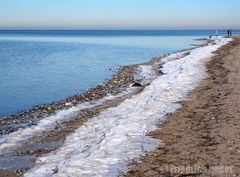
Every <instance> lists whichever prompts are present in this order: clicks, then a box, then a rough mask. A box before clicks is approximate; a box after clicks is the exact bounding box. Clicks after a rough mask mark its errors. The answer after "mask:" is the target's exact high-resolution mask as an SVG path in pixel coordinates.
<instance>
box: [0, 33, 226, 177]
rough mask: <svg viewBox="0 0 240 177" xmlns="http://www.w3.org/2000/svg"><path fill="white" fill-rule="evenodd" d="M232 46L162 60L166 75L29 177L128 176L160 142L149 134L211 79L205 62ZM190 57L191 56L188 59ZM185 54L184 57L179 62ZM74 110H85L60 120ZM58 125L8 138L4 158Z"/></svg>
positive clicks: (40, 162)
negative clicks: (137, 161)
mask: <svg viewBox="0 0 240 177" xmlns="http://www.w3.org/2000/svg"><path fill="white" fill-rule="evenodd" d="M228 41H230V39H227V38H222V37H218V38H214V42H212V43H209V44H208V45H207V46H204V47H200V48H196V49H192V50H188V51H184V52H179V53H175V54H171V55H169V56H167V57H165V58H163V59H162V60H161V64H162V68H161V72H162V73H164V74H163V75H161V76H159V77H157V78H155V79H154V80H153V81H152V82H151V83H150V84H149V85H148V86H146V87H145V88H144V90H143V91H142V92H140V93H139V94H136V95H134V96H132V97H131V98H128V99H126V100H125V101H123V102H122V103H121V104H120V105H118V106H117V107H113V108H108V109H106V110H105V111H103V112H101V113H100V114H99V115H97V116H95V117H93V118H92V119H89V120H88V121H87V122H86V123H85V124H84V125H83V126H81V127H79V128H78V129H77V130H76V131H75V132H74V133H73V134H71V135H69V136H68V137H67V138H66V141H65V142H64V144H63V145H62V146H61V147H60V148H59V149H57V150H56V151H53V152H51V153H49V154H46V155H44V156H42V157H39V158H38V159H37V164H36V166H35V167H34V168H32V169H30V170H29V171H28V172H27V173H26V174H25V176H34V177H41V176H44V177H45V176H118V175H121V174H122V173H124V172H126V171H127V169H128V162H131V160H133V159H135V158H139V157H140V155H142V154H144V153H145V152H149V151H152V150H154V149H155V148H156V147H157V146H158V145H159V144H160V143H161V142H159V141H158V140H156V139H153V138H152V137H150V136H146V135H147V133H148V132H149V131H153V130H156V129H157V128H158V126H157V124H158V123H159V121H162V120H164V118H165V115H166V114H167V113H170V112H174V111H176V110H177V109H179V108H180V107H181V105H180V104H178V103H177V102H179V101H183V100H185V99H187V94H188V93H189V91H191V90H193V89H194V88H196V87H197V86H198V84H199V82H200V81H201V80H202V79H204V78H205V77H206V68H205V66H204V63H205V62H206V61H207V60H208V59H209V58H210V57H211V56H213V54H212V52H214V51H216V50H217V49H218V48H219V47H221V46H222V45H224V44H226V43H227V42H228ZM188 52H190V54H189V55H183V54H186V53H188ZM181 55H183V57H182V58H180V59H179V56H181ZM159 64H160V63H155V65H159ZM151 70H152V67H149V65H142V66H141V71H142V73H143V76H144V77H146V78H147V76H148V75H149V74H151V73H152V71H151ZM84 106H88V105H84ZM84 106H83V107H84ZM71 109H72V110H71ZM75 109H77V111H79V110H80V109H81V108H70V110H65V111H66V112H64V113H65V114H64V116H59V117H60V118H61V119H65V118H66V117H67V116H68V114H71V113H73V112H74V111H76V110H75ZM67 111H69V112H67ZM59 114H60V113H59ZM56 120H58V119H57V118H56V117H53V118H52V119H50V120H49V121H48V122H47V121H46V120H45V121H46V122H45V123H44V120H43V123H42V124H41V122H40V123H39V124H38V125H36V126H34V127H30V129H28V130H26V129H24V130H19V131H17V132H14V133H15V134H9V135H8V136H6V137H3V138H2V139H0V143H1V145H0V154H3V153H5V150H6V148H9V147H13V146H15V145H17V144H18V143H19V142H21V141H24V140H25V139H26V138H27V137H28V136H32V135H31V134H32V133H33V134H34V133H39V131H40V132H41V130H42V129H44V128H46V127H48V128H51V126H49V125H51V124H52V123H54V122H56ZM16 135H18V136H16Z"/></svg>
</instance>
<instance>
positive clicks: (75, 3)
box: [0, 0, 240, 29]
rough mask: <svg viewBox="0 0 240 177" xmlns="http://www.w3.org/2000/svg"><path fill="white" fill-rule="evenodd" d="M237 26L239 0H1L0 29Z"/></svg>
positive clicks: (239, 21)
mask: <svg viewBox="0 0 240 177" xmlns="http://www.w3.org/2000/svg"><path fill="white" fill-rule="evenodd" d="M239 27H240V0H0V29H3V28H14V29H16V28H18V29H19V28H21V29H22V28H23V29H49V28H50V29H55V28H60V29H179V28H180V29H187V28H188V29H189V28H190V29H199V28H200V29H216V28H239Z"/></svg>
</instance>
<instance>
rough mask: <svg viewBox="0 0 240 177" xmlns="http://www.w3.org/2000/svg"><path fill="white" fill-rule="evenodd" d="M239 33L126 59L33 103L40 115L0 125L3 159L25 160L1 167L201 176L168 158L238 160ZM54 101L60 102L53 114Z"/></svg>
mask: <svg viewBox="0 0 240 177" xmlns="http://www.w3.org/2000/svg"><path fill="white" fill-rule="evenodd" d="M239 41H240V39H239V38H238V37H236V38H234V41H233V42H230V39H226V38H221V37H219V38H213V39H212V40H210V41H209V42H208V44H206V45H204V46H200V47H196V48H193V49H187V50H183V51H180V52H176V53H172V54H169V55H167V56H162V57H160V58H155V59H153V60H152V61H150V62H147V63H143V64H139V65H134V66H130V67H124V68H122V70H120V71H119V73H118V74H117V75H116V76H114V77H113V79H111V80H110V81H108V82H107V83H106V84H103V85H99V86H98V87H96V88H93V89H91V90H89V91H88V92H86V93H85V94H83V95H81V96H75V97H71V98H69V99H66V100H64V101H62V102H61V103H58V104H56V105H57V106H59V107H57V106H56V105H48V106H44V107H43V108H41V107H40V108H38V110H37V111H39V110H40V112H41V115H40V117H42V115H44V114H46V116H45V118H44V119H41V120H40V121H39V122H38V123H36V124H33V125H30V126H29V127H24V128H23V129H21V130H12V131H9V132H5V133H2V134H3V138H2V139H1V145H0V155H1V158H2V159H3V160H2V161H1V163H2V164H3V163H4V162H5V161H7V159H9V157H11V158H13V161H22V162H24V163H25V166H24V163H23V166H21V168H19V164H15V165H16V166H17V167H18V168H19V169H16V168H12V169H11V170H1V172H0V175H1V176H16V175H22V174H24V173H25V175H26V176H35V177H36V176H47V175H50V176H61V175H63V176H64V175H70V176H76V175H80V176H97V175H100V176H119V175H124V174H126V176H160V175H163V176H167V175H175V176H176V175H178V176H181V175H182V176H183V175H185V176H186V175H188V176H191V175H193V176H194V175H195V176H196V175H205V176H206V174H201V173H200V172H198V171H197V172H195V174H194V173H193V174H189V173H188V174H181V172H179V174H171V172H172V171H174V170H171V169H170V168H169V166H171V165H172V166H173V167H176V168H177V167H179V166H187V165H189V166H195V165H196V166H201V167H202V166H203V167H204V168H207V169H210V168H211V167H212V166H217V165H218V166H225V167H230V166H233V164H234V166H236V167H237V165H238V164H237V163H238V162H237V159H238V158H237V157H238V156H236V155H237V154H236V153H238V149H237V148H238V144H237V138H236V136H237V135H238V132H237V130H238V127H237V126H238V125H239V123H238V120H237V115H238V114H237V113H238V111H239V110H238V108H237V106H236V105H237V103H238V99H237V98H238V97H237V88H238V84H239V83H238V82H237V79H238V77H237V74H236V72H237V71H238V65H239V64H238V62H237V59H238V56H239V53H238V50H239ZM228 42H229V43H228ZM227 43H228V44H227ZM219 47H221V48H219ZM212 52H214V54H212ZM229 83H230V85H229ZM229 86H231V87H230V88H229ZM189 93H190V95H189ZM56 107H57V108H58V109H62V108H64V110H62V111H58V112H57V114H51V113H53V112H54V111H55V109H56ZM32 112H34V111H29V113H28V112H26V113H24V114H23V115H22V116H23V117H26V115H28V114H29V115H34V114H32ZM30 117H31V116H30ZM13 119H14V116H11V117H7V118H6V120H3V121H2V122H1V124H2V125H3V126H4V125H6V124H8V121H9V122H11V121H12V120H13ZM31 119H34V117H31ZM23 121H26V122H28V121H29V120H27V119H26V120H25V119H24V120H23ZM159 126H160V128H159ZM229 127H230V128H229ZM228 130H231V131H228ZM179 147H181V148H179ZM144 154H147V155H146V156H142V155H144ZM222 154H224V155H225V156H222ZM140 157H141V158H140ZM139 160H141V163H140V164H138V163H139V162H140V161H139ZM13 161H12V162H13ZM10 162H11V161H10ZM8 163H9V162H8ZM15 163H16V162H15ZM13 166H14V164H13ZM29 169H30V170H29ZM230 170H231V169H230ZM233 170H234V174H238V172H239V171H238V170H236V169H235V168H234V169H233ZM174 172H176V170H175V171H174ZM176 173H178V172H176ZM183 173H184V172H183ZM218 176H219V175H218Z"/></svg>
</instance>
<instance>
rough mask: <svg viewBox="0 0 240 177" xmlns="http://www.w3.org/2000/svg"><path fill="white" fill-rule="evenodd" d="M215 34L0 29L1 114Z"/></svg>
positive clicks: (64, 94)
mask: <svg viewBox="0 0 240 177" xmlns="http://www.w3.org/2000/svg"><path fill="white" fill-rule="evenodd" d="M233 32H234V33H235V34H240V31H239V30H238V31H233ZM214 34H215V30H0V117H3V116H6V115H10V114H16V113H19V112H21V111H24V110H27V109H30V108H32V107H35V106H38V105H42V104H48V103H51V102H56V101H60V100H62V99H65V98H67V97H69V96H73V95H75V94H81V93H83V92H84V91H86V90H87V89H89V88H91V87H94V86H96V85H98V84H101V83H103V82H105V81H107V80H108V79H110V78H111V77H112V75H114V74H115V73H116V71H117V69H118V68H120V67H121V66H127V65H133V64H138V63H143V62H146V61H149V60H150V59H152V58H154V57H159V56H162V55H165V54H169V53H172V52H176V51H180V50H183V49H186V48H191V47H193V45H192V44H199V43H202V42H203V41H198V40H195V39H199V38H205V37H208V36H210V35H214ZM218 34H219V35H225V34H226V30H219V31H218Z"/></svg>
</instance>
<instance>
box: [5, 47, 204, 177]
mask: <svg viewBox="0 0 240 177" xmlns="http://www.w3.org/2000/svg"><path fill="white" fill-rule="evenodd" d="M206 45H207V44H206ZM192 49H193V48H192ZM194 49H195V48H194ZM188 50H191V49H185V50H182V51H181V52H174V53H173V54H175V53H176V54H177V53H183V56H182V55H181V56H179V57H180V58H182V57H185V56H187V55H188V52H185V51H188ZM169 55H171V54H168V55H165V56H163V57H160V58H154V59H152V60H151V61H149V62H146V63H144V64H145V65H152V64H153V63H156V62H159V61H161V59H162V58H164V57H166V56H169ZM140 65H143V64H138V65H134V66H132V67H136V68H137V66H140ZM159 67H161V66H159ZM130 68H131V67H130ZM127 69H129V68H127ZM131 69H133V68H131ZM134 72H135V71H134ZM134 72H133V70H132V72H130V73H131V74H132V75H131V76H133V73H134ZM127 73H128V74H129V72H127ZM158 74H160V75H161V74H162V73H161V72H160V73H158ZM124 77H125V76H124ZM113 79H114V78H113ZM134 82H136V80H134ZM134 82H132V83H134ZM127 85H128V86H129V83H127ZM147 85H148V84H146V85H145V86H147ZM145 86H144V85H143V88H144V87H145ZM121 88H122V87H121ZM130 96H131V95H130ZM120 102H121V101H120ZM120 102H119V103H120ZM119 103H115V106H117V105H118V104H119ZM111 104H112V103H111ZM111 106H114V104H113V105H110V107H111ZM106 108H107V107H103V109H106ZM103 109H101V110H103ZM99 112H100V111H96V114H92V113H91V110H90V117H92V116H96V115H97V114H98V113H99ZM90 117H88V118H90ZM88 118H87V119H88ZM87 119H85V120H83V122H84V121H86V120H87ZM78 121H79V120H78ZM80 122H81V123H80V124H81V125H82V123H83V122H82V121H80ZM71 124H74V122H72V123H71ZM66 125H67V124H66ZM81 125H79V124H77V125H76V126H75V128H73V129H72V130H70V132H69V130H67V131H66V132H65V131H64V132H63V133H66V134H69V133H71V132H72V131H74V130H75V129H76V128H77V127H79V126H81ZM66 127H67V129H69V128H68V126H66ZM70 129H71V127H70ZM60 130H62V129H61V128H60ZM57 133H59V132H58V131H57ZM50 136H52V134H51V133H50V134H48V140H50V142H52V141H54V142H55V141H56V140H57V139H55V138H50V139H49V137H50ZM63 138H64V139H65V137H63ZM61 145H62V144H61V143H60V144H59V145H57V147H59V146H61ZM27 146H28V145H27ZM27 146H25V147H24V148H26V147H27ZM57 147H54V148H53V149H51V148H50V149H49V150H44V148H43V150H40V151H39V149H37V150H35V151H34V150H31V151H28V152H26V153H22V152H21V151H19V152H17V153H16V155H17V156H25V155H35V156H39V155H42V154H45V153H48V152H50V151H52V150H55V149H56V148H57ZM24 171H25V170H20V171H18V172H17V173H15V174H22V173H23V172H24ZM5 175H6V174H5ZM9 175H10V176H12V175H13V174H9Z"/></svg>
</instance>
